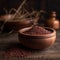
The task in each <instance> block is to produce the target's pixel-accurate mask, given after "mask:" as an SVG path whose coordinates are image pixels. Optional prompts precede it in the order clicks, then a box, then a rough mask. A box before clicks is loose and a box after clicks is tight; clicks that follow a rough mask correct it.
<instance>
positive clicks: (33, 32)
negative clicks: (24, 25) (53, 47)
mask: <svg viewBox="0 0 60 60" xmlns="http://www.w3.org/2000/svg"><path fill="white" fill-rule="evenodd" d="M24 33H26V34H31V35H39V34H50V33H51V31H49V30H47V29H45V28H43V27H40V26H34V27H32V28H31V29H29V30H28V31H25V32H24Z"/></svg>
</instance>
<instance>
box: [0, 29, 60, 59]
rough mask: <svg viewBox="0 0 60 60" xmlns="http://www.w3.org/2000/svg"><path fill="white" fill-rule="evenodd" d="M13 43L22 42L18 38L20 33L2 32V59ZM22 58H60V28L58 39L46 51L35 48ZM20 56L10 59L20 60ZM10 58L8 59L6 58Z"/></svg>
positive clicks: (0, 56)
mask: <svg viewBox="0 0 60 60" xmlns="http://www.w3.org/2000/svg"><path fill="white" fill-rule="evenodd" d="M12 44H20V42H19V40H18V34H17V33H12V34H0V60H3V59H4V58H3V55H2V54H3V52H4V51H5V50H6V49H7V47H9V46H10V45H12ZM19 59H21V60H25V59H26V60H28V59H31V60H33V59H34V60H35V59H41V60H47V59H48V60H50V59H51V60H60V30H58V31H57V39H56V42H55V44H54V45H53V46H51V47H49V48H48V49H46V50H44V51H40V50H35V51H33V52H32V54H31V55H29V56H27V57H26V58H21V57H20V58H19ZM19 59H18V58H16V57H14V58H10V60H19ZM5 60H8V59H5Z"/></svg>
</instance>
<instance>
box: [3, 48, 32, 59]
mask: <svg viewBox="0 0 60 60" xmlns="http://www.w3.org/2000/svg"><path fill="white" fill-rule="evenodd" d="M31 53H32V51H31V50H30V51H29V50H24V49H22V48H10V49H8V50H7V51H5V52H4V58H5V59H7V58H12V57H17V58H20V57H21V58H24V57H27V56H29V55H30V54H31Z"/></svg>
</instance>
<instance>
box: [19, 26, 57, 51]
mask: <svg viewBox="0 0 60 60" xmlns="http://www.w3.org/2000/svg"><path fill="white" fill-rule="evenodd" d="M31 28H32V27H27V28H23V29H20V30H19V31H18V39H19V40H20V42H21V43H22V44H23V45H24V46H27V47H29V48H32V49H41V50H42V49H45V48H48V47H49V46H52V45H53V44H54V42H55V40H56V31H55V30H54V29H52V28H48V27H47V28H45V29H47V30H49V31H51V33H50V34H42V35H29V34H25V33H24V32H25V31H27V30H29V29H31Z"/></svg>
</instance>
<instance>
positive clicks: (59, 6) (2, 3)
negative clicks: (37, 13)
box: [0, 0, 60, 19]
mask: <svg viewBox="0 0 60 60" xmlns="http://www.w3.org/2000/svg"><path fill="white" fill-rule="evenodd" d="M22 1H23V0H0V14H4V13H5V12H4V10H3V8H6V9H7V10H10V9H11V8H16V9H17V8H18V7H19V5H20V4H21V2H22ZM26 8H27V9H29V10H31V9H35V10H40V9H44V10H45V11H47V12H51V11H56V12H57V17H58V18H59V19H60V0H27V5H26Z"/></svg>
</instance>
